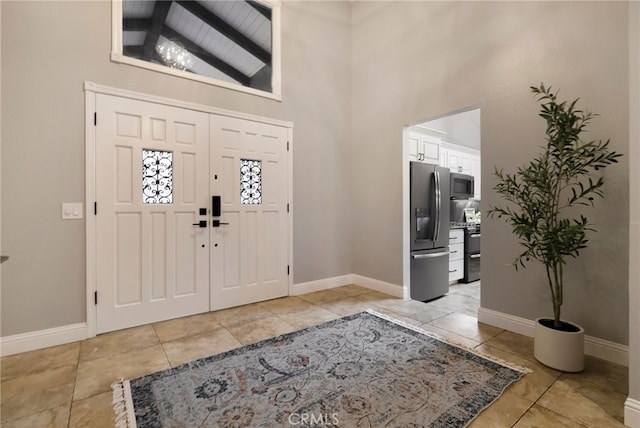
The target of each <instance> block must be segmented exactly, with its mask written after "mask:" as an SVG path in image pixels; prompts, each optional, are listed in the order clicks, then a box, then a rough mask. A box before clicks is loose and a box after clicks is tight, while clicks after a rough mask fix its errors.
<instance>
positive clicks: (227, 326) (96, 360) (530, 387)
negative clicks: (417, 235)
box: [0, 283, 628, 428]
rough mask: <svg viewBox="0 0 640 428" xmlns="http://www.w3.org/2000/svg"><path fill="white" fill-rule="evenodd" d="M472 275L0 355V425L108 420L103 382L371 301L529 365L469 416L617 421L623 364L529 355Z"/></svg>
mask: <svg viewBox="0 0 640 428" xmlns="http://www.w3.org/2000/svg"><path fill="white" fill-rule="evenodd" d="M479 286H480V284H479V283H474V284H457V285H454V286H452V287H451V288H450V291H449V293H448V294H447V295H446V296H444V297H442V298H440V299H438V300H435V301H432V302H429V303H420V302H415V301H404V300H401V299H397V298H394V297H391V296H388V295H385V294H382V293H379V292H376V291H371V290H369V289H366V288H362V287H359V286H356V285H347V286H344V287H339V288H335V289H331V290H325V291H319V292H315V293H310V294H306V295H302V296H295V297H285V298H282V299H277V300H272V301H268V302H261V303H256V304H252V305H247V306H242V307H238V308H232V309H226V310H222V311H217V312H211V313H206V314H201V315H195V316H191V317H186V318H180V319H176V320H171V321H165V322H161V323H157V324H153V325H146V326H142V327H136V328H131V329H128V330H123V331H118V332H114V333H109V334H104V335H101V336H98V337H95V338H92V339H88V340H83V341H82V342H76V343H71V344H68V345H62V346H56V347H53V348H48V349H43V350H39V351H33V352H28V353H24V354H20V355H13V356H9V357H5V358H2V360H1V370H2V371H1V376H2V379H1V384H0V393H1V403H2V404H1V424H2V426H3V427H7V428H9V427H29V428H33V427H113V426H114V415H113V411H112V408H111V392H110V384H111V383H112V382H113V381H114V380H117V379H121V378H132V377H137V376H141V375H144V374H147V373H151V372H154V371H157V370H161V369H165V368H169V367H172V366H176V365H179V364H181V363H184V362H186V361H189V360H193V359H197V358H200V357H204V356H207V355H212V354H216V353H219V352H224V351H227V350H229V349H233V348H236V347H238V346H242V345H245V344H249V343H253V342H256V341H259V340H262V339H267V338H269V337H273V336H276V335H279V334H283V333H287V332H291V331H295V330H298V329H301V328H305V327H308V326H311V325H315V324H318V323H322V322H324V321H329V320H332V319H335V318H338V317H340V316H343V315H347V314H351V313H355V312H359V311H362V310H364V309H367V308H373V309H375V310H377V311H379V312H382V313H385V314H388V315H390V316H392V317H394V318H396V319H400V320H403V321H405V322H407V323H410V324H412V325H416V326H419V327H421V328H423V329H425V330H428V331H431V332H434V333H437V334H439V335H441V336H443V337H445V338H447V339H448V340H450V341H453V342H457V343H460V344H462V345H465V346H467V347H471V348H476V349H478V350H479V351H482V352H484V353H487V354H490V355H494V356H496V357H499V358H502V359H504V360H507V361H511V362H513V363H515V364H519V365H521V366H526V367H529V368H531V369H532V370H533V373H531V374H527V375H526V376H524V377H523V378H522V379H521V380H520V381H519V382H517V383H515V384H514V385H512V386H511V387H510V388H509V389H508V390H507V391H506V392H505V393H504V395H503V396H502V397H501V398H499V399H498V400H497V401H496V402H495V403H494V404H493V405H492V406H491V407H489V408H488V409H486V410H485V411H484V412H482V413H481V414H480V416H479V417H478V418H476V420H475V421H473V422H472V424H471V425H470V426H471V427H472V428H482V427H491V428H499V427H516V428H524V427H542V428H546V427H594V428H596V427H597V428H603V427H622V426H623V424H622V423H621V421H622V420H623V405H624V400H625V398H626V394H627V391H628V372H627V369H626V368H625V367H622V366H618V365H616V364H611V363H608V362H605V361H602V360H598V359H595V358H587V361H586V368H585V370H584V371H583V372H582V373H579V374H567V373H560V372H558V371H555V370H552V369H549V368H547V367H545V366H542V365H541V364H539V363H537V362H536V361H535V360H534V358H533V356H532V353H533V340H532V339H531V338H529V337H525V336H521V335H518V334H514V333H511V332H508V331H504V330H501V329H498V328H495V327H492V326H489V325H486V324H482V323H478V321H477V319H476V318H475V316H476V313H477V309H478V307H479V301H480V288H479Z"/></svg>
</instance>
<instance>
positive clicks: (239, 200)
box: [95, 94, 289, 333]
mask: <svg viewBox="0 0 640 428" xmlns="http://www.w3.org/2000/svg"><path fill="white" fill-rule="evenodd" d="M96 112H97V124H96V134H95V135H96V138H95V140H96V148H95V154H96V162H95V171H96V175H95V176H96V180H95V183H96V184H95V189H96V190H95V194H96V210H95V216H96V217H95V220H96V222H95V228H96V230H95V236H96V248H95V252H96V254H95V256H96V257H95V260H96V269H95V271H96V290H97V295H96V297H97V298H96V301H97V310H96V317H97V323H96V332H97V333H103V332H107V331H112V330H118V329H122V328H127V327H131V326H135V325H142V324H147V323H152V322H156V321H160V320H165V319H170V318H176V317H180V316H186V315H191V314H196V313H201V312H206V311H209V310H216V309H222V308H227V307H232V306H237V305H242V304H247V303H253V302H256V301H261V300H267V299H272V298H276V297H281V296H284V295H287V294H288V283H289V281H288V254H289V248H288V243H289V237H288V233H289V223H288V222H289V218H288V217H289V216H288V214H287V211H288V210H287V203H288V188H289V186H288V179H289V178H288V177H289V165H288V159H289V157H288V156H287V153H286V152H287V137H288V128H286V127H282V126H277V125H272V124H266V123H260V122H255V121H251V120H245V119H239V118H234V117H229V116H222V115H217V114H211V113H206V112H202V111H196V110H191V109H185V108H178V107H174V106H169V105H163V104H156V103H152V102H146V101H140V100H134V99H129V98H122V97H117V96H112V95H105V94H97V95H96Z"/></svg>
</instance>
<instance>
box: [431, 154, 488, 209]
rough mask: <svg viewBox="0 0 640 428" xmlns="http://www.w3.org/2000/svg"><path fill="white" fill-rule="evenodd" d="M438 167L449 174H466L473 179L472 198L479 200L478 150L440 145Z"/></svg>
mask: <svg viewBox="0 0 640 428" xmlns="http://www.w3.org/2000/svg"><path fill="white" fill-rule="evenodd" d="M440 166H444V167H446V168H449V169H450V170H451V172H457V173H460V174H468V175H472V176H473V177H474V198H475V199H480V180H481V177H480V150H476V149H471V148H469V147H465V146H459V145H456V144H450V143H447V142H444V141H443V142H441V143H440Z"/></svg>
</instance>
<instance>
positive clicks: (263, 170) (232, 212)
mask: <svg viewBox="0 0 640 428" xmlns="http://www.w3.org/2000/svg"><path fill="white" fill-rule="evenodd" d="M210 129H211V166H212V175H213V177H212V178H213V181H212V186H211V190H212V196H214V197H215V196H220V197H221V212H220V214H221V215H220V217H214V219H217V220H219V221H220V223H221V224H220V226H219V227H214V228H212V229H211V230H212V234H211V309H212V310H215V309H222V308H227V307H231V306H238V305H243V304H247V303H253V302H257V301H262V300H268V299H274V298H277V297H282V296H285V295H287V294H288V289H289V287H288V275H289V266H288V242H289V223H288V214H287V212H288V203H287V200H288V197H287V195H288V176H289V165H288V162H289V161H288V159H289V157H288V156H287V145H288V142H287V136H288V129H287V128H284V127H281V126H275V125H270V124H264V123H260V122H253V121H247V120H242V119H237V118H232V117H226V116H218V115H211V124H210Z"/></svg>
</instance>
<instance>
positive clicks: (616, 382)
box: [562, 355, 629, 394]
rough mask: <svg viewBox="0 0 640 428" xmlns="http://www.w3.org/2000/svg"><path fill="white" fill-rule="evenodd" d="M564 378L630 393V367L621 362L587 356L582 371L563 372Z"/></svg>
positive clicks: (569, 380)
mask: <svg viewBox="0 0 640 428" xmlns="http://www.w3.org/2000/svg"><path fill="white" fill-rule="evenodd" d="M562 380H563V381H565V382H567V383H572V382H573V383H575V384H576V385H577V384H583V383H584V384H589V385H593V386H594V387H600V388H604V389H607V390H610V391H616V392H619V393H622V394H628V393H629V368H628V367H624V366H621V365H619V364H615V363H611V362H609V361H604V360H601V359H599V358H594V357H590V356H588V355H587V356H586V357H585V359H584V370H583V371H581V372H580V373H563V374H562Z"/></svg>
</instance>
